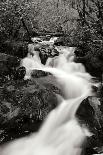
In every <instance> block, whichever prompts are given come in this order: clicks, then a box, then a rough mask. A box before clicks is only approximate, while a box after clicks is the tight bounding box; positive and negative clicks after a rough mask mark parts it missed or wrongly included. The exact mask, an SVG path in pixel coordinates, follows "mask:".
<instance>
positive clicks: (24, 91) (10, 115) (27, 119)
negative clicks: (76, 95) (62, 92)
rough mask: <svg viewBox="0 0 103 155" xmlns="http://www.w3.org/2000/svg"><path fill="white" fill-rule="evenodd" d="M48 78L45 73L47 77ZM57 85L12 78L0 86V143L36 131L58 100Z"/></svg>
mask: <svg viewBox="0 0 103 155" xmlns="http://www.w3.org/2000/svg"><path fill="white" fill-rule="evenodd" d="M45 78H46V77H45ZM55 89H56V86H55V87H54V88H53V85H52V86H49V87H47V86H46V85H45V84H42V82H41V81H40V82H39V78H38V81H36V79H33V80H27V81H24V80H15V81H14V80H12V81H8V82H7V83H5V84H3V85H2V87H0V143H4V142H6V141H10V140H12V139H15V138H17V137H22V136H24V135H27V134H29V133H31V132H34V131H37V130H38V129H39V127H40V125H41V124H42V121H43V120H44V119H45V117H46V116H47V115H48V113H49V112H50V111H51V110H52V109H54V108H55V107H56V106H57V104H58V100H57V97H56V93H59V92H58V91H57V90H56V91H55Z"/></svg>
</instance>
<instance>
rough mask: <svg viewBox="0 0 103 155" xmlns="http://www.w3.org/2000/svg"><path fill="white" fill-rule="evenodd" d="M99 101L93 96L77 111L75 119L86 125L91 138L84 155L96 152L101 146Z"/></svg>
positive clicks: (102, 126)
mask: <svg viewBox="0 0 103 155" xmlns="http://www.w3.org/2000/svg"><path fill="white" fill-rule="evenodd" d="M100 107H101V102H100V99H99V98H97V97H95V96H93V97H88V98H87V99H85V100H84V101H83V102H82V103H81V105H80V107H79V109H78V111H77V117H78V119H79V121H80V122H81V124H83V125H86V126H87V128H88V129H89V131H90V132H91V133H92V136H91V137H89V138H88V139H87V142H86V148H85V154H88V155H89V154H92V152H97V153H99V152H98V149H99V148H100V147H101V146H103V113H102V112H101V110H100Z"/></svg>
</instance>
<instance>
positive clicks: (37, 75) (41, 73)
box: [31, 69, 50, 78]
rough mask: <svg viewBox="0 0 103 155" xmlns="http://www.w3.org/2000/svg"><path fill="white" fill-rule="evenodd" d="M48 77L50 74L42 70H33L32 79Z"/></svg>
mask: <svg viewBox="0 0 103 155" xmlns="http://www.w3.org/2000/svg"><path fill="white" fill-rule="evenodd" d="M48 75H50V73H48V72H44V71H42V70H37V69H35V70H33V71H32V73H31V77H32V78H40V77H43V76H48Z"/></svg>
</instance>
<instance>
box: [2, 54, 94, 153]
mask: <svg viewBox="0 0 103 155" xmlns="http://www.w3.org/2000/svg"><path fill="white" fill-rule="evenodd" d="M58 59H59V60H58V63H57V65H58V64H59V65H58V66H59V67H56V66H53V67H51V66H49V65H48V66H43V65H42V64H40V62H37V64H39V65H37V64H36V62H35V61H34V60H33V58H29V59H26V58H25V60H27V61H25V62H24V61H22V62H23V63H22V65H24V66H26V65H27V66H26V69H28V70H27V71H28V72H27V74H28V75H29V76H28V75H26V76H28V78H31V76H30V74H31V72H32V70H33V69H35V68H38V69H40V70H43V71H46V72H50V73H52V74H53V76H54V77H55V78H56V81H57V82H58V84H59V85H60V88H61V90H62V92H63V94H64V96H63V97H64V98H63V99H62V102H61V103H59V105H58V107H57V108H56V109H54V110H52V111H51V112H50V114H49V115H48V116H47V118H46V120H45V121H44V123H43V125H42V127H41V128H40V130H39V131H38V132H37V133H34V134H31V135H30V136H26V137H25V138H20V139H18V140H14V141H12V142H10V143H8V144H5V145H4V146H1V148H0V155H80V154H81V151H82V149H83V148H82V146H83V143H84V141H85V139H86V136H90V133H89V131H88V129H87V128H86V127H85V128H84V127H82V126H81V125H80V124H79V122H78V120H77V118H76V116H75V113H76V111H77V109H78V107H79V105H80V103H81V102H82V100H84V99H85V98H86V97H87V96H89V95H92V91H91V85H92V84H91V76H90V75H89V74H88V73H86V71H85V68H84V66H83V65H82V64H79V66H78V64H76V63H74V62H73V61H72V62H69V61H68V59H67V55H66V56H65V55H63V54H62V56H61V55H60V58H59V57H58ZM29 60H30V61H29ZM31 60H32V61H31ZM62 60H65V61H63V62H62ZM33 61H34V63H33ZM69 63H70V64H69ZM61 64H64V65H61ZM69 65H70V66H69ZM66 66H67V67H66ZM69 68H70V69H69ZM83 68H84V69H83Z"/></svg>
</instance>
